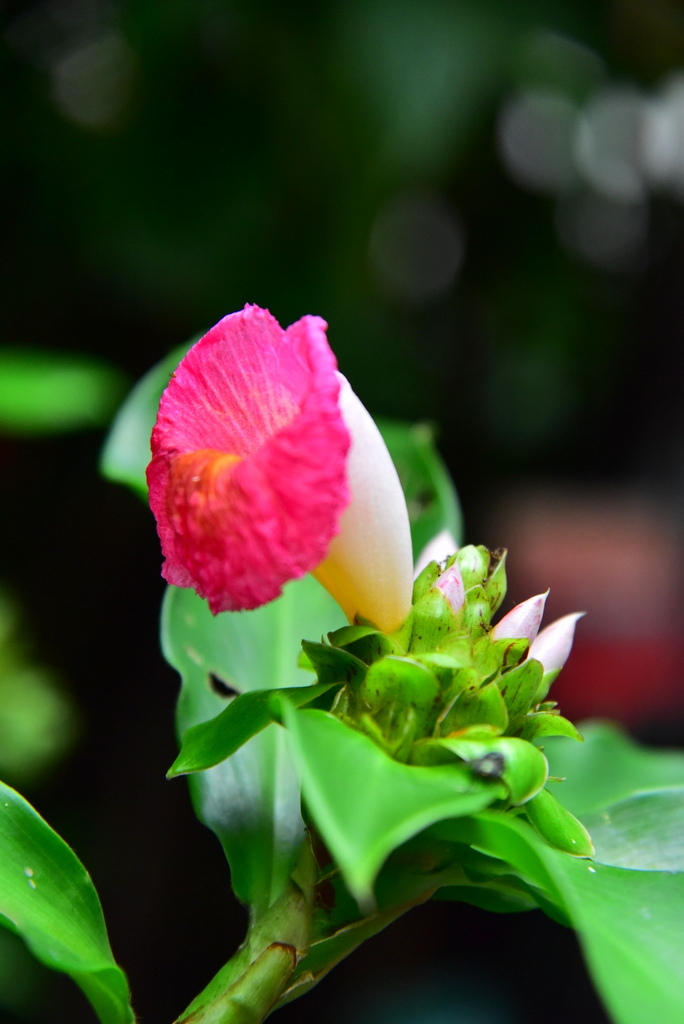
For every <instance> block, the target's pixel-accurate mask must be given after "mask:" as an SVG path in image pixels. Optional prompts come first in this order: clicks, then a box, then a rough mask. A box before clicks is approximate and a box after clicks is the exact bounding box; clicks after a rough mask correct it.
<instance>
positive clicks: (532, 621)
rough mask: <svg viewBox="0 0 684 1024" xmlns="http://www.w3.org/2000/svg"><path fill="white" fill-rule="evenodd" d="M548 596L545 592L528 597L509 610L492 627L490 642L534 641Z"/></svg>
mask: <svg viewBox="0 0 684 1024" xmlns="http://www.w3.org/2000/svg"><path fill="white" fill-rule="evenodd" d="M548 596H549V592H548V590H547V591H546V593H545V594H537V596H536V597H528V599H527V601H523V602H522V603H521V604H517V605H516V606H515V608H511V610H510V612H508V614H507V615H504V617H503V619H500V620H499V621H498V622H497V624H496V626H494V629H493V630H492V632H491V634H490V636H491V638H492V640H514V639H518V638H522V637H527V638H528V640H534V638H535V637H536V635H537V633H538V632H539V626H540V625H541V620H542V615H543V614H544V605H545V604H546V598H547V597H548Z"/></svg>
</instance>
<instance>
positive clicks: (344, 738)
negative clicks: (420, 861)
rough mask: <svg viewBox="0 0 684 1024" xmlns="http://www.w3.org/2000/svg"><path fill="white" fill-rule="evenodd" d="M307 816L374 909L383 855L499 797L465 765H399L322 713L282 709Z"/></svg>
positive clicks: (496, 786)
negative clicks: (435, 824)
mask: <svg viewBox="0 0 684 1024" xmlns="http://www.w3.org/2000/svg"><path fill="white" fill-rule="evenodd" d="M283 720H284V722H285V724H286V726H287V730H288V732H289V734H290V736H291V738H292V749H293V752H294V757H295V761H296V764H297V767H298V768H299V772H300V775H301V779H302V791H303V794H304V797H305V799H306V803H307V806H308V808H309V811H310V813H311V815H312V817H313V819H314V821H315V823H316V825H317V827H318V829H319V830H320V832H321V835H322V836H323V839H324V840H325V842H326V844H327V846H328V848H329V850H330V852H331V853H332V855H333V857H334V858H335V860H336V861H337V864H338V865H339V867H340V870H341V871H342V873H343V875H344V878H345V881H346V883H347V885H348V887H349V889H350V891H351V892H352V894H353V895H354V896H355V897H356V899H357V900H358V901H359V903H360V904H361V905H362V906H363V907H366V908H370V907H371V906H372V899H373V896H372V889H373V882H374V880H375V877H376V875H377V873H378V871H379V869H380V867H381V865H382V863H383V862H384V861H385V859H386V858H387V856H388V855H389V854H390V853H391V852H392V850H394V849H395V848H396V847H397V846H399V845H401V844H402V843H404V842H406V840H407V839H410V838H411V836H414V835H416V834H417V833H418V832H420V831H421V830H422V829H425V828H427V827H428V826H429V825H431V824H433V822H435V821H439V820H440V819H442V818H449V817H457V816H459V815H464V814H472V813H473V812H474V811H476V810H479V809H481V808H483V807H486V806H487V805H488V804H490V803H491V802H492V801H493V800H496V799H498V798H500V797H501V796H503V795H505V790H504V788H503V787H502V786H501V784H500V783H498V782H495V781H489V780H484V779H479V778H478V777H477V776H475V775H474V774H473V772H472V771H471V770H470V769H469V768H467V767H466V766H465V765H460V764H453V765H446V766H438V767H430V768H422V767H415V766H408V765H404V764H400V763H399V762H398V761H394V760H393V759H392V758H390V757H388V756H387V755H386V754H385V753H383V751H382V750H380V748H379V747H378V746H376V744H375V743H373V741H372V740H370V739H368V738H367V737H366V736H363V735H362V734H361V733H359V732H356V731H355V730H353V729H351V728H349V727H348V726H346V725H344V724H343V723H342V722H340V721H339V719H337V718H334V717H333V716H332V715H329V714H327V713H326V712H324V711H316V710H303V711H297V710H295V709H294V708H289V709H288V708H287V707H284V708H283Z"/></svg>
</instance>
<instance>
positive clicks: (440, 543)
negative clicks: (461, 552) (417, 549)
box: [413, 530, 458, 579]
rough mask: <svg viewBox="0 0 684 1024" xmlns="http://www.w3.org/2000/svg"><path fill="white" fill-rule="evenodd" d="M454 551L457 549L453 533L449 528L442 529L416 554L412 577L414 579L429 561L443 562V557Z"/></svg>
mask: <svg viewBox="0 0 684 1024" xmlns="http://www.w3.org/2000/svg"><path fill="white" fill-rule="evenodd" d="M455 551H458V544H457V543H456V541H455V539H454V537H453V535H452V534H451V532H450V531H449V530H442V531H441V533H438V534H437V536H436V537H433V538H432V540H431V541H429V543H428V544H426V545H425V547H424V548H423V550H422V551H421V553H420V554H419V555H418V558H417V560H416V564H415V566H414V569H413V578H414V579H415V578H416V577H417V576H420V574H421V572H422V571H423V569H424V568H425V566H426V565H429V564H430V562H443V561H444V560H445V558H448V557H449V555H453V554H454V552H455Z"/></svg>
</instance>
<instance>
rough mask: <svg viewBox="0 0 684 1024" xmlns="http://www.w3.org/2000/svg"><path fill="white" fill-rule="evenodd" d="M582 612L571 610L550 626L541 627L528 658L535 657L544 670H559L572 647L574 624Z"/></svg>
mask: <svg viewBox="0 0 684 1024" xmlns="http://www.w3.org/2000/svg"><path fill="white" fill-rule="evenodd" d="M583 615H584V612H573V613H572V614H571V615H564V616H563V618H562V619H556V621H555V622H552V623H551V625H550V626H547V627H546V628H545V629H542V631H541V633H540V634H539V636H538V637H537V638H536V640H535V641H534V643H533V644H532V646H531V647H530V653H529V657H530V658H536V659H537V661H541V663H542V665H543V666H544V672H545V673H546V672H559V671H560V670H561V669H562V668H563V665H564V664H565V662H566V661H567V660H568V655H569V654H570V650H571V648H572V641H573V640H574V639H575V626H576V625H577V622H578V620H579V619H581V618H582V616H583Z"/></svg>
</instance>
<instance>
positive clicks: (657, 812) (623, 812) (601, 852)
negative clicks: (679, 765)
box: [584, 786, 684, 871]
mask: <svg viewBox="0 0 684 1024" xmlns="http://www.w3.org/2000/svg"><path fill="white" fill-rule="evenodd" d="M584 822H585V824H586V826H587V828H588V829H589V832H590V833H591V837H592V839H593V840H594V846H595V847H596V860H598V861H601V863H602V864H612V865H614V866H615V867H621V868H633V869H635V870H639V871H684V787H682V786H680V787H679V788H677V789H661V790H653V791H651V792H648V793H637V794H635V795H634V796H631V797H629V799H627V800H622V801H621V802H620V803H616V804H611V805H610V806H609V807H605V808H603V809H602V810H600V811H594V812H593V813H592V814H588V815H585V816H584Z"/></svg>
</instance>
